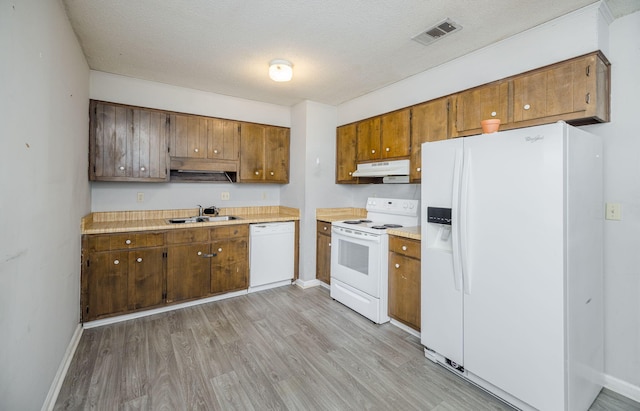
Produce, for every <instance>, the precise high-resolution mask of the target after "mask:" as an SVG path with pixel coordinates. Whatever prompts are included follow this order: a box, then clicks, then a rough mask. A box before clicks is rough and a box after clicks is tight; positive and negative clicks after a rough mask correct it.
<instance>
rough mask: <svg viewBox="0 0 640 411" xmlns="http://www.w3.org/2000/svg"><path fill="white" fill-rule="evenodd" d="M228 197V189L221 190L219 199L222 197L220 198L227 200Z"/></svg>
mask: <svg viewBox="0 0 640 411" xmlns="http://www.w3.org/2000/svg"><path fill="white" fill-rule="evenodd" d="M229 198H230V196H229V192H228V191H223V192H222V193H221V194H220V199H222V200H228V199H229Z"/></svg>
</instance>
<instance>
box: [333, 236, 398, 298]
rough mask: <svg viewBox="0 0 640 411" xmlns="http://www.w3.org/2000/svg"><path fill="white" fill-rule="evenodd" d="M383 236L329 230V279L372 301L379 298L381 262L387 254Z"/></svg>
mask: <svg viewBox="0 0 640 411" xmlns="http://www.w3.org/2000/svg"><path fill="white" fill-rule="evenodd" d="M386 238H387V236H386V235H372V234H368V233H363V232H361V231H357V230H351V229H345V228H342V227H332V229H331V279H332V281H333V279H336V280H338V281H341V282H343V283H345V284H348V285H350V286H352V287H354V288H356V289H358V290H360V291H362V292H364V293H367V294H369V295H370V296H372V297H376V298H380V275H381V270H382V258H383V257H385V256H386V254H387V251H386V247H385V246H384V244H383V243H384V241H385V239H386Z"/></svg>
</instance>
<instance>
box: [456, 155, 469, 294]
mask: <svg viewBox="0 0 640 411" xmlns="http://www.w3.org/2000/svg"><path fill="white" fill-rule="evenodd" d="M462 163H463V167H462V187H461V189H460V225H459V228H458V230H459V234H460V261H461V266H462V285H463V287H464V293H465V294H471V272H470V268H469V261H468V257H469V241H468V230H469V180H470V179H471V153H470V152H469V150H468V149H467V150H465V151H464V156H463V158H462Z"/></svg>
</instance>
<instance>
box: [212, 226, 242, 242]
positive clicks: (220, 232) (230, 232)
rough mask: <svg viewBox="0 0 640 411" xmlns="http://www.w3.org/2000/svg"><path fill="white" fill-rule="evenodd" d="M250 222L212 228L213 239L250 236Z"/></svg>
mask: <svg viewBox="0 0 640 411" xmlns="http://www.w3.org/2000/svg"><path fill="white" fill-rule="evenodd" d="M248 236H249V224H239V225H229V226H221V227H214V228H211V239H212V240H216V239H219V238H234V237H248Z"/></svg>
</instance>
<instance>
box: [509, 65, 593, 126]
mask: <svg viewBox="0 0 640 411" xmlns="http://www.w3.org/2000/svg"><path fill="white" fill-rule="evenodd" d="M596 60H597V56H596V55H589V56H586V57H582V58H578V59H573V60H570V61H567V62H563V63H559V64H555V65H553V66H550V67H548V68H545V69H541V70H537V71H534V72H532V73H530V74H525V75H521V76H517V77H516V78H515V79H514V80H513V92H514V111H513V120H514V122H523V121H528V120H535V119H543V118H545V117H549V121H555V120H556V118H554V116H562V119H564V120H567V121H569V120H571V119H572V118H586V117H590V116H597V113H596V111H597V109H598V102H597V96H596V93H597V86H596V82H597V77H598V69H597V67H598V65H597V64H596ZM601 71H602V70H601ZM536 124H539V122H538V123H536Z"/></svg>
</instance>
